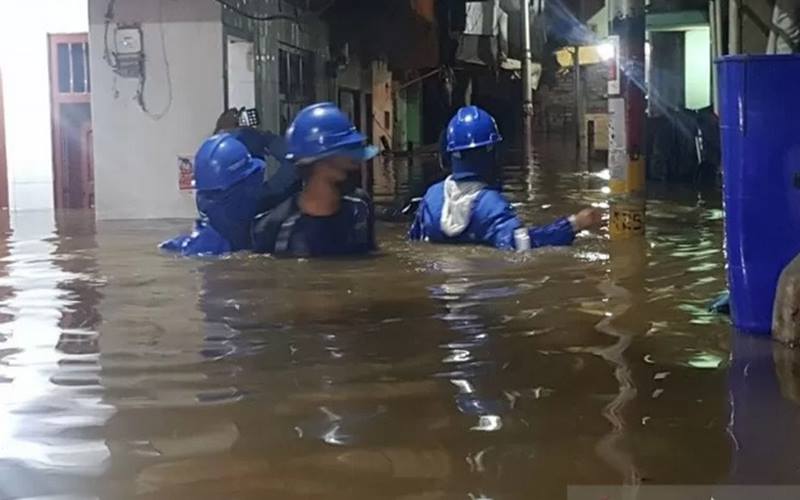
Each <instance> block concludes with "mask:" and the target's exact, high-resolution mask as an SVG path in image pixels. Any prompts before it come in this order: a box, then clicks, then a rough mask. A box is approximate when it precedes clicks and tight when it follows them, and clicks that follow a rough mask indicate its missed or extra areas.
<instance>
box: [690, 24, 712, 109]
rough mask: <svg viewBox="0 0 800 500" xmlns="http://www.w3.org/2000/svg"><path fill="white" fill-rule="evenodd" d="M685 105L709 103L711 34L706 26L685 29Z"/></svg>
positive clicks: (699, 105) (701, 105) (704, 105)
mask: <svg viewBox="0 0 800 500" xmlns="http://www.w3.org/2000/svg"><path fill="white" fill-rule="evenodd" d="M684 54H685V58H686V70H685V74H686V78H685V83H684V84H685V89H686V107H687V108H688V109H700V108H704V107H706V106H709V105H710V104H711V34H710V30H709V29H708V28H696V29H690V30H687V31H686V45H685V51H684Z"/></svg>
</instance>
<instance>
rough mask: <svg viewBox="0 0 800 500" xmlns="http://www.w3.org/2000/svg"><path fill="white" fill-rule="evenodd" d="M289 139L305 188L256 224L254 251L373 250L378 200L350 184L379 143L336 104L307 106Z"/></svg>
mask: <svg viewBox="0 0 800 500" xmlns="http://www.w3.org/2000/svg"><path fill="white" fill-rule="evenodd" d="M286 144H287V155H286V158H287V159H288V160H289V161H291V162H292V163H294V165H295V167H296V168H297V170H298V173H299V175H300V177H301V178H302V179H303V189H302V191H301V192H300V193H299V194H297V195H295V196H292V197H291V198H289V199H288V200H286V201H285V202H284V203H282V204H281V205H280V206H278V207H276V208H275V209H273V210H271V211H269V212H268V213H266V214H263V215H261V216H259V218H258V220H257V221H256V222H255V225H254V227H253V245H254V250H255V251H257V252H261V253H270V254H272V255H276V256H292V257H320V256H330V255H353V254H363V253H367V252H370V251H372V250H373V249H374V248H375V234H374V226H375V223H374V210H373V205H372V202H371V200H370V199H369V197H368V196H367V195H366V194H365V193H363V192H361V191H360V190H357V189H348V188H347V187H346V186H347V180H348V177H349V175H350V174H351V173H352V172H357V171H359V170H360V169H361V165H362V164H363V162H365V161H367V160H370V159H372V158H374V157H375V156H376V155H377V153H378V150H377V148H375V147H374V146H370V145H368V144H367V139H366V137H365V136H364V135H362V134H361V133H360V132H358V130H356V128H355V126H354V125H353V124H352V123H351V122H350V119H349V118H348V117H347V115H346V114H344V113H343V112H342V111H341V110H340V109H339V108H337V107H336V106H335V105H334V104H332V103H319V104H314V105H312V106H309V107H307V108H305V109H303V110H302V111H301V112H300V113H299V114H298V115H297V118H295V120H294V122H293V123H292V125H291V126H290V127H289V129H288V130H287V132H286Z"/></svg>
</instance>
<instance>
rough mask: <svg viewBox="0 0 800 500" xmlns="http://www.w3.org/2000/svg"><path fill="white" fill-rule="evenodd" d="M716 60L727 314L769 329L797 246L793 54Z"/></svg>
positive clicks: (743, 324)
mask: <svg viewBox="0 0 800 500" xmlns="http://www.w3.org/2000/svg"><path fill="white" fill-rule="evenodd" d="M717 64H718V69H719V96H720V123H721V133H722V163H723V169H724V185H725V188H724V190H725V195H724V200H725V231H726V235H725V236H726V238H725V239H726V249H727V257H728V281H729V286H730V291H731V315H732V317H733V323H734V326H736V328H737V329H739V330H741V331H743V332H747V333H758V334H769V332H770V330H771V326H772V308H773V302H774V301H775V293H776V288H777V284H778V278H779V277H780V273H781V271H782V270H783V268H784V267H785V266H786V265H787V264H788V263H789V262H790V261H791V260H792V259H793V258H794V257H795V256H796V255H797V254H798V253H800V55H770V56H766V55H758V56H730V57H725V58H722V59H721V60H719V61H717Z"/></svg>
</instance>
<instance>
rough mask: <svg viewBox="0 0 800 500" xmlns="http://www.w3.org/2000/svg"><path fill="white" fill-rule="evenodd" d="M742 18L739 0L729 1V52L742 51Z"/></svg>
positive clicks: (736, 52)
mask: <svg viewBox="0 0 800 500" xmlns="http://www.w3.org/2000/svg"><path fill="white" fill-rule="evenodd" d="M741 22H742V21H741V20H740V18H739V0H730V1H729V2H728V54H739V53H741V52H742V38H741V33H740V30H741V27H742V25H741Z"/></svg>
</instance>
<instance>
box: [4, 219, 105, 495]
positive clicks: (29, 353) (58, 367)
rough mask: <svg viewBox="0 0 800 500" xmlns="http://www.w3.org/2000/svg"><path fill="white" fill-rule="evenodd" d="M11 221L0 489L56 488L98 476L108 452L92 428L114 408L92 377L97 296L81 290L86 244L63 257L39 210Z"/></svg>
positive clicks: (91, 283) (89, 276)
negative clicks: (78, 253)
mask: <svg viewBox="0 0 800 500" xmlns="http://www.w3.org/2000/svg"><path fill="white" fill-rule="evenodd" d="M82 217H84V216H82ZM11 225H12V227H13V229H12V230H11V232H10V233H8V234H9V237H8V239H7V241H8V244H7V247H6V249H5V251H6V255H5V257H4V258H3V260H2V262H3V264H2V266H3V268H4V271H3V273H2V274H3V277H2V278H1V279H0V286H1V287H2V289H3V290H4V291H5V293H4V294H3V297H2V303H1V304H2V310H3V314H4V316H5V318H4V319H6V321H4V323H3V324H2V326H0V328H2V338H3V343H2V349H1V350H0V356H2V361H1V362H0V405H1V406H2V412H0V475H2V476H3V478H4V479H3V481H2V482H0V493H2V495H3V496H8V497H19V496H24V495H23V494H22V493H21V492H30V491H37V492H40V493H41V494H48V493H50V494H54V493H61V492H63V491H64V488H65V484H64V483H62V482H61V481H63V480H65V479H66V478H69V477H81V476H83V477H93V476H94V477H97V476H100V475H101V474H103V473H104V472H105V470H106V468H107V466H108V460H109V457H110V454H109V450H108V447H107V446H106V444H105V441H104V439H103V438H102V436H101V435H100V434H99V433H98V430H99V429H102V427H103V426H104V425H105V423H106V422H107V421H108V419H109V418H110V417H111V416H112V415H113V413H114V408H113V407H112V406H110V405H108V404H107V403H106V402H105V401H104V400H103V394H102V387H101V385H100V383H99V379H98V373H99V365H98V359H97V349H96V342H95V341H94V339H96V336H97V331H96V327H97V324H98V323H99V316H98V314H97V312H96V309H95V307H96V305H97V300H98V298H99V295H98V293H96V292H95V291H94V290H92V291H91V292H89V293H84V292H87V290H88V289H90V288H93V287H95V286H97V282H96V279H97V278H96V276H94V275H93V272H94V270H93V267H92V265H91V261H92V258H91V252H92V248H93V245H92V243H91V241H86V240H83V241H81V242H80V243H79V245H80V248H81V249H82V250H83V251H85V252H86V253H87V256H86V257H85V259H80V258H78V259H76V260H74V261H73V260H71V259H72V257H71V256H70V257H66V258H63V256H61V255H59V252H60V251H62V250H63V248H60V245H62V244H63V245H68V244H69V243H68V241H67V239H65V238H59V237H58V233H57V232H56V228H55V226H54V222H53V219H52V214H50V213H46V212H42V213H38V212H31V213H21V214H15V215H14V217H13V218H12V220H11ZM61 227H62V226H59V230H60V229H61ZM68 232H70V233H72V230H71V229H68ZM76 238H80V235H78V234H76ZM87 261H88V262H89V263H90V264H89V265H88V266H87V265H85V264H86V262H87ZM75 339H78V340H77V341H75ZM78 344H79V345H81V348H76V349H70V348H67V346H68V345H73V346H74V345H78ZM86 346H89V347H88V348H87V347H86ZM42 474H45V475H44V476H42ZM44 477H49V478H51V479H53V481H52V483H48V481H41V479H42V478H44ZM70 482H71V483H72V484H73V487H75V488H78V487H79V486H78V485H79V484H80V483H79V482H75V481H70Z"/></svg>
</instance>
